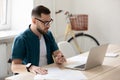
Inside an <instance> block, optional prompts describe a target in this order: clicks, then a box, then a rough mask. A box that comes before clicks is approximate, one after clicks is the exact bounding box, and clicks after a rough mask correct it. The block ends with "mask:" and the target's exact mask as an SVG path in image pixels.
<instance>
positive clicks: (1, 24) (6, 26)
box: [0, 0, 11, 31]
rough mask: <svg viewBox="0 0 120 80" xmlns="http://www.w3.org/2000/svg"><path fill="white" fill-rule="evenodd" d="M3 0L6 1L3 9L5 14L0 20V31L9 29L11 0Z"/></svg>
mask: <svg viewBox="0 0 120 80" xmlns="http://www.w3.org/2000/svg"><path fill="white" fill-rule="evenodd" d="M4 1H6V2H5V4H6V5H5V6H6V7H4V8H6V10H5V12H6V14H5V16H4V17H3V18H4V19H3V20H4V21H2V22H0V31H2V30H9V29H10V18H11V17H10V16H11V12H10V10H11V0H4Z"/></svg>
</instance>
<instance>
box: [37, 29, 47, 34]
mask: <svg viewBox="0 0 120 80" xmlns="http://www.w3.org/2000/svg"><path fill="white" fill-rule="evenodd" d="M37 31H38V32H39V33H40V34H46V32H44V31H43V30H41V29H40V28H37Z"/></svg>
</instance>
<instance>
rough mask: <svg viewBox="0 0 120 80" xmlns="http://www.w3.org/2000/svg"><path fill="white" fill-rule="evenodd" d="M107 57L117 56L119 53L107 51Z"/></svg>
mask: <svg viewBox="0 0 120 80" xmlns="http://www.w3.org/2000/svg"><path fill="white" fill-rule="evenodd" d="M105 56H106V57H117V56H119V54H117V53H112V52H111V53H106V55H105Z"/></svg>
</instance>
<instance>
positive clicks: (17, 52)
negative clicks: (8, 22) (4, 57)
mask: <svg viewBox="0 0 120 80" xmlns="http://www.w3.org/2000/svg"><path fill="white" fill-rule="evenodd" d="M25 55H26V54H25V41H24V38H23V37H22V36H19V37H16V38H15V40H14V43H13V46H12V59H22V60H23V59H24V57H25Z"/></svg>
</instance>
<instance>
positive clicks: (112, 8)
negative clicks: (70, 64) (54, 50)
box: [12, 0, 120, 44]
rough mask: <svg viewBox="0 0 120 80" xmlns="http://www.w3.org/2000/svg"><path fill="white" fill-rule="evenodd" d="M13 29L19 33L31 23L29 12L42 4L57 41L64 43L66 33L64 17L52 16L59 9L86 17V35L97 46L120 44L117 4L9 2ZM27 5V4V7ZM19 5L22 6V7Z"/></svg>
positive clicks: (104, 0) (119, 0) (96, 0)
mask: <svg viewBox="0 0 120 80" xmlns="http://www.w3.org/2000/svg"><path fill="white" fill-rule="evenodd" d="M12 1H13V2H12V3H13V5H12V6H13V10H12V29H13V30H20V29H25V28H27V27H28V24H29V23H30V22H31V19H30V18H31V17H30V12H31V9H32V8H33V6H32V5H33V1H34V6H36V5H38V4H42V5H45V6H47V7H48V8H50V10H51V11H52V17H53V18H54V23H53V25H52V27H51V30H52V31H53V33H54V35H55V37H56V38H57V41H60V40H63V35H64V31H65V26H66V22H65V16H64V14H58V15H55V11H57V10H59V9H63V10H68V11H71V12H72V13H75V14H76V13H77V14H83V13H85V14H88V15H89V24H88V31H87V32H86V33H89V34H91V35H93V36H94V37H95V38H97V39H98V40H99V42H100V43H106V42H109V43H114V44H120V37H119V34H120V33H119V30H120V29H119V26H120V16H119V15H120V9H119V7H120V0H92V1H91V0H12ZM28 2H29V3H28ZM21 4H22V5H21Z"/></svg>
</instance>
